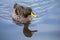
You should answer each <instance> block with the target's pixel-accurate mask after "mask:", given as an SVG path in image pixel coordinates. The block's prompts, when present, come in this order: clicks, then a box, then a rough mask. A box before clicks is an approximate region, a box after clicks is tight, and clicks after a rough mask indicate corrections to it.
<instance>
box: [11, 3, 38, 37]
mask: <svg viewBox="0 0 60 40" xmlns="http://www.w3.org/2000/svg"><path fill="white" fill-rule="evenodd" d="M13 9H14V13H13V14H12V20H13V21H14V22H15V23H16V24H17V25H20V24H23V25H24V28H23V34H24V35H25V36H26V37H32V35H33V34H34V33H35V32H37V30H30V29H29V28H28V27H29V25H30V22H31V21H32V16H33V17H37V16H36V14H35V13H33V12H32V9H31V8H30V7H24V6H22V5H19V4H17V3H15V4H14V6H13Z"/></svg>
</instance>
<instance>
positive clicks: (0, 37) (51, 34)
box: [0, 0, 60, 40]
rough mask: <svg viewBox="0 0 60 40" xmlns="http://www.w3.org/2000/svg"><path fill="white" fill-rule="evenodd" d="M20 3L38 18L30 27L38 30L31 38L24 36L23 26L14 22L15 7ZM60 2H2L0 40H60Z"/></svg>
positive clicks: (53, 0)
mask: <svg viewBox="0 0 60 40" xmlns="http://www.w3.org/2000/svg"><path fill="white" fill-rule="evenodd" d="M15 3H18V4H20V5H23V6H28V7H31V8H32V10H33V12H34V13H36V14H37V15H38V18H33V19H32V22H31V24H30V26H29V29H31V30H38V32H36V33H35V34H34V35H33V36H32V37H31V38H27V37H25V36H24V34H23V26H18V25H16V24H15V23H14V22H13V21H12V13H13V5H14V4H15ZM59 39H60V0H0V40H59Z"/></svg>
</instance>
